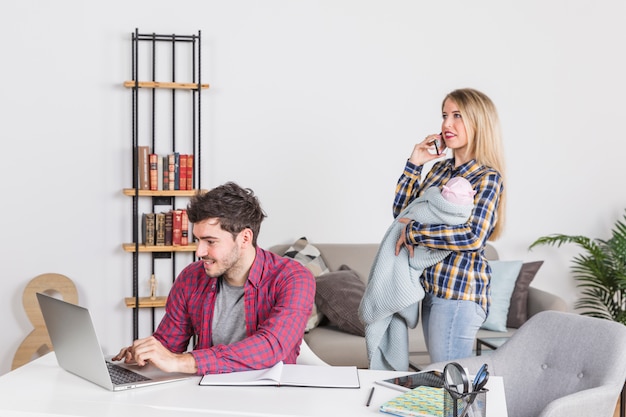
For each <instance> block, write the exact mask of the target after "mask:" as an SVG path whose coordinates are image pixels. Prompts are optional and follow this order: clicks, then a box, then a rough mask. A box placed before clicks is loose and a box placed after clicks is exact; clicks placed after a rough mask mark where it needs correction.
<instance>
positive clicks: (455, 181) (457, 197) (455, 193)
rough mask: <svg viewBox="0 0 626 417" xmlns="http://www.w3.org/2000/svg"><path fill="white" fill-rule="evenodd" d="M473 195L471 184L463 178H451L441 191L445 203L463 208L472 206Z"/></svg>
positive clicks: (474, 192)
mask: <svg viewBox="0 0 626 417" xmlns="http://www.w3.org/2000/svg"><path fill="white" fill-rule="evenodd" d="M474 194H476V191H474V190H473V189H472V184H470V182H469V181H468V180H466V179H465V178H463V177H454V178H452V179H451V180H450V181H448V183H447V184H446V185H444V186H443V189H442V190H441V195H443V197H444V198H445V199H446V200H447V201H449V202H451V203H454V204H461V205H464V206H467V205H470V204H474Z"/></svg>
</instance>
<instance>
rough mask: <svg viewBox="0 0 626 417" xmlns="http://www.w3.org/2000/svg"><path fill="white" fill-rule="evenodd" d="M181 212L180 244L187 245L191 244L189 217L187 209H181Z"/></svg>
mask: <svg viewBox="0 0 626 417" xmlns="http://www.w3.org/2000/svg"><path fill="white" fill-rule="evenodd" d="M181 212H182V213H181V227H180V229H181V232H180V244H181V246H187V245H189V217H187V210H181Z"/></svg>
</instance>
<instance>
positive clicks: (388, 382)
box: [376, 371, 443, 391]
mask: <svg viewBox="0 0 626 417" xmlns="http://www.w3.org/2000/svg"><path fill="white" fill-rule="evenodd" d="M376 383H377V384H379V385H384V386H386V387H389V388H393V389H396V390H398V391H410V390H412V389H414V388H417V387H419V386H423V385H425V386H427V387H435V388H442V387H443V372H440V371H425V372H418V373H415V374H409V375H405V376H398V377H395V378H389V379H381V380H379V381H376Z"/></svg>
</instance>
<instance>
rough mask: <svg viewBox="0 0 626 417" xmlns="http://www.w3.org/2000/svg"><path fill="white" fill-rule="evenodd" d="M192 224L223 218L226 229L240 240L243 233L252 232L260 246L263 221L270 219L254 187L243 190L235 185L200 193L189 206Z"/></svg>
mask: <svg viewBox="0 0 626 417" xmlns="http://www.w3.org/2000/svg"><path fill="white" fill-rule="evenodd" d="M187 216H188V217H189V221H190V222H191V223H198V222H201V221H203V220H206V219H210V218H217V219H219V222H220V226H221V228H222V230H225V231H227V232H229V233H230V234H232V235H233V239H234V238H235V237H237V235H238V234H239V232H241V231H242V230H244V229H246V228H248V229H251V230H252V233H253V236H252V244H253V245H254V246H255V247H256V242H257V237H258V235H259V230H260V229H261V222H262V221H263V219H264V218H265V217H266V215H265V213H264V212H263V209H261V204H260V203H259V200H258V199H257V197H256V196H255V195H254V191H252V190H251V189H250V188H241V187H240V186H239V185H237V184H235V183H234V182H227V183H226V184H223V185H220V186H219V187H215V188H213V189H212V190H210V191H209V192H206V193H204V194H202V193H198V194H196V195H195V196H193V197H192V198H191V200H190V201H189V204H188V205H187Z"/></svg>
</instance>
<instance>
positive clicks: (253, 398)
mask: <svg viewBox="0 0 626 417" xmlns="http://www.w3.org/2000/svg"><path fill="white" fill-rule="evenodd" d="M406 373H408V372H387V371H370V370H359V378H360V381H361V388H360V389H342V388H299V387H280V388H278V387H208V386H205V387H201V386H199V385H198V381H199V380H200V378H199V377H193V378H191V379H189V380H185V381H179V382H172V383H168V384H163V385H158V386H153V387H144V388H137V389H132V390H128V391H121V392H111V391H107V390H106V389H104V388H101V387H99V386H97V385H94V384H92V383H91V382H88V381H85V380H83V379H81V378H79V377H77V376H74V375H72V374H70V373H68V372H65V371H64V370H63V369H61V368H60V367H59V366H58V364H57V361H56V357H55V356H54V353H49V354H47V355H45V356H44V357H42V358H39V359H37V360H35V361H33V362H31V363H29V364H27V365H24V366H23V367H21V368H18V369H16V370H15V371H12V372H9V373H8V374H6V375H3V376H2V377H0V416H46V415H54V416H84V417H89V416H98V417H100V416H116V417H120V416H133V417H144V416H145V417H161V416H176V417H185V416H196V417H198V416H340V415H346V416H367V415H369V416H372V415H379V416H383V415H385V414H382V413H379V412H378V408H379V407H380V405H381V404H382V403H383V402H384V401H386V400H389V399H391V398H393V397H395V396H397V395H399V394H401V392H400V391H396V390H393V389H390V388H386V387H383V386H381V385H378V384H374V381H376V380H379V379H383V378H389V377H391V376H394V375H402V374H406ZM372 386H375V387H376V390H375V392H374V396H373V398H372V402H371V405H370V406H369V407H366V406H365V403H366V402H367V397H368V395H369V392H370V389H371V387H372ZM487 388H489V390H490V391H489V394H488V396H487V417H506V416H507V413H506V402H505V400H504V387H503V385H502V379H501V378H499V377H491V378H490V379H489V383H488V385H487Z"/></svg>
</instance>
